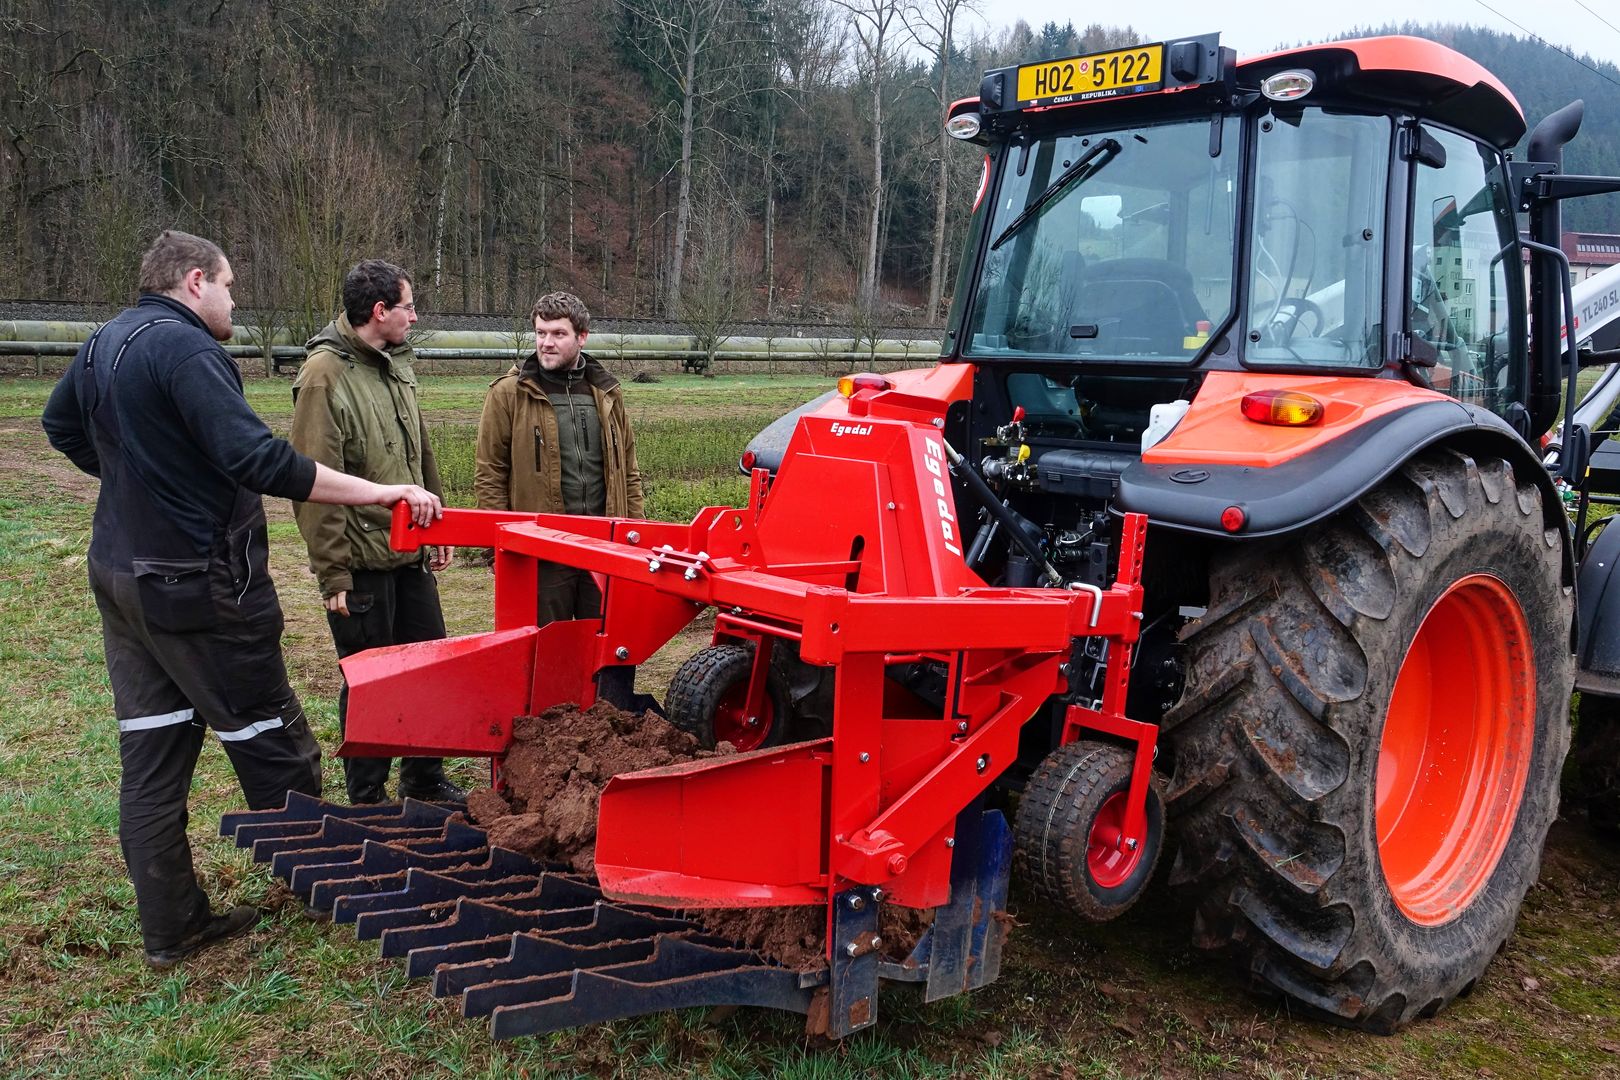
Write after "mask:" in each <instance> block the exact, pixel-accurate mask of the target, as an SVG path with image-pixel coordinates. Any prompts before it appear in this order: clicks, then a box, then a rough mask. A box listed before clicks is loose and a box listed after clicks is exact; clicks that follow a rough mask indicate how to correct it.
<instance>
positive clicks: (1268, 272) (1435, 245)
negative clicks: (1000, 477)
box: [947, 35, 1550, 449]
mask: <svg viewBox="0 0 1620 1080" xmlns="http://www.w3.org/2000/svg"><path fill="white" fill-rule="evenodd" d="M1054 91H1055V92H1054ZM947 130H948V131H949V132H950V133H951V134H952V135H954V136H955V137H957V138H959V139H963V140H966V141H969V142H973V143H976V144H979V145H981V146H983V147H984V150H985V154H984V174H983V178H982V180H981V185H980V194H979V198H978V203H977V205H976V207H975V211H974V216H973V222H972V227H971V231H970V239H969V241H968V245H967V255H966V257H965V259H964V265H963V270H962V274H961V279H960V281H959V284H958V289H957V294H956V295H957V305H956V309H955V310H954V311H953V313H952V317H951V323H950V327H951V329H950V337H949V342H948V352H949V354H950V358H951V359H956V360H963V361H969V362H972V363H974V364H975V365H978V366H979V368H980V370H981V371H983V372H985V373H986V374H987V375H988V376H989V377H990V379H991V380H992V381H993V382H997V383H1001V384H1002V387H1001V393H1004V394H1005V395H1006V398H1007V403H1008V404H1009V405H1011V406H1013V407H1017V406H1022V407H1023V408H1024V410H1025V413H1026V415H1027V416H1028V418H1029V424H1030V427H1031V430H1032V431H1033V432H1036V433H1044V434H1050V435H1052V436H1056V437H1061V438H1064V439H1068V440H1072V441H1077V442H1083V443H1088V444H1098V445H1100V446H1107V447H1109V448H1124V449H1140V448H1141V446H1142V441H1143V438H1142V437H1143V434H1144V433H1145V432H1147V431H1148V429H1149V425H1150V423H1151V417H1152V408H1153V406H1154V405H1159V404H1163V403H1168V402H1172V401H1175V400H1177V399H1184V400H1185V399H1191V398H1193V397H1194V396H1195V395H1196V392H1197V390H1198V388H1199V387H1200V385H1201V384H1202V382H1203V381H1204V379H1205V377H1206V375H1207V374H1208V373H1210V372H1216V371H1221V372H1239V373H1277V374H1282V373H1287V374H1297V375H1310V376H1315V377H1321V376H1333V377H1342V378H1348V379H1363V378H1372V379H1377V378H1384V379H1397V380H1402V381H1405V382H1409V383H1411V384H1414V385H1416V386H1419V387H1424V388H1430V389H1433V390H1435V391H1438V392H1439V393H1441V394H1444V395H1447V396H1450V397H1453V398H1456V399H1458V400H1462V401H1467V402H1470V403H1472V404H1476V405H1479V406H1481V407H1483V408H1484V409H1486V410H1488V411H1490V412H1492V413H1494V414H1496V415H1498V416H1503V417H1507V418H1509V419H1510V421H1512V422H1515V423H1516V424H1517V426H1519V427H1520V428H1521V429H1523V433H1524V434H1525V435H1528V434H1529V427H1530V426H1531V425H1530V424H1529V422H1528V421H1529V418H1528V417H1520V416H1519V415H1518V414H1519V413H1521V412H1522V411H1523V410H1524V408H1525V404H1526V402H1527V398H1528V394H1529V388H1530V382H1531V380H1530V369H1529V354H1528V353H1527V352H1526V349H1525V347H1524V344H1523V343H1524V342H1525V340H1526V327H1525V324H1524V315H1523V312H1524V309H1525V299H1524V295H1523V290H1524V282H1523V274H1522V271H1521V269H1520V267H1521V248H1520V244H1519V238H1518V231H1517V227H1516V218H1515V210H1516V209H1517V202H1516V196H1515V194H1514V190H1513V187H1512V185H1511V183H1510V178H1509V173H1508V168H1507V161H1506V157H1505V154H1504V150H1505V149H1506V148H1507V147H1509V146H1511V145H1512V144H1513V143H1514V142H1516V141H1517V140H1518V138H1519V137H1520V136H1521V135H1522V134H1523V132H1524V121H1523V119H1522V117H1521V115H1520V112H1519V109H1518V106H1517V104H1516V103H1515V102H1514V100H1513V98H1512V96H1511V95H1510V94H1509V93H1508V91H1507V90H1506V89H1505V88H1504V87H1503V86H1502V84H1501V83H1500V82H1498V81H1497V80H1496V79H1495V78H1494V77H1492V76H1491V75H1489V74H1488V73H1487V72H1486V71H1484V69H1482V68H1480V67H1479V66H1478V65H1476V64H1474V63H1473V62H1472V61H1469V60H1467V59H1465V58H1463V57H1461V56H1459V55H1457V54H1456V53H1453V52H1451V51H1450V50H1448V49H1445V48H1444V47H1442V46H1439V45H1436V44H1434V43H1432V42H1427V41H1421V40H1417V39H1411V38H1379V39H1371V40H1365V41H1349V42H1340V43H1337V44H1334V45H1328V46H1319V47H1312V48H1307V49H1299V50H1294V51H1290V52H1284V53H1279V54H1275V55H1272V56H1267V57H1261V58H1258V59H1252V60H1247V61H1244V62H1241V63H1240V62H1238V60H1237V59H1236V56H1235V54H1234V53H1233V52H1232V50H1230V49H1225V48H1221V47H1220V45H1219V42H1218V39H1217V37H1216V36H1214V35H1210V36H1206V37H1201V38H1190V39H1186V40H1181V41H1171V42H1165V43H1159V44H1152V45H1145V46H1140V47H1137V48H1132V49H1125V50H1117V51H1113V52H1108V53H1102V54H1096V55H1092V56H1082V57H1075V58H1071V59H1065V60H1056V61H1043V62H1040V63H1034V64H1025V65H1022V66H1019V67H1014V68H1006V69H1002V70H998V71H992V72H990V73H988V74H987V75H986V76H985V77H984V80H983V83H982V85H981V91H980V96H979V97H978V98H977V99H970V100H967V101H961V102H957V103H956V105H955V106H954V107H953V109H952V111H951V116H950V119H949V122H948V125H947ZM1018 373H1034V374H1038V375H1039V378H1038V379H1031V378H1030V377H1029V375H1028V374H1018ZM987 389H988V388H987ZM998 396H999V394H998ZM992 411H993V410H992ZM1549 419H1550V418H1549ZM1544 426H1545V425H1543V427H1544Z"/></svg>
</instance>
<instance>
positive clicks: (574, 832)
mask: <svg viewBox="0 0 1620 1080" xmlns="http://www.w3.org/2000/svg"><path fill="white" fill-rule="evenodd" d="M730 750H731V748H730V747H729V746H726V745H724V744H722V748H721V749H720V750H719V751H706V750H700V749H699V748H698V742H697V740H696V739H694V738H693V737H692V736H691V735H688V734H687V733H686V732H684V731H681V730H680V729H679V728H677V727H674V726H673V725H671V724H670V723H669V721H667V720H665V719H663V718H662V717H660V716H659V715H657V714H656V713H652V712H646V713H642V714H641V715H639V716H637V715H635V714H634V713H627V712H623V711H621V710H619V709H617V708H614V707H613V706H612V705H610V704H608V703H607V702H605V701H599V702H597V703H596V704H595V705H592V706H591V707H590V708H588V709H580V708H579V706H577V705H557V706H554V707H552V708H550V709H547V710H546V711H545V712H543V713H541V714H540V715H539V716H522V717H519V718H518V719H517V720H516V721H515V722H514V723H513V725H512V747H511V749H510V750H508V751H507V753H506V758H505V760H504V761H503V762H502V763H501V775H502V776H503V777H504V778H505V780H506V784H507V791H506V792H505V793H504V797H503V794H502V793H500V792H496V791H492V790H490V789H489V788H481V789H479V790H477V791H474V792H472V793H471V794H470V795H468V796H467V813H468V815H469V816H470V817H471V818H472V819H473V820H474V821H476V822H477V823H478V824H479V825H482V826H483V827H484V828H485V830H486V831H487V832H488V833H489V842H490V843H491V844H493V845H496V846H498V847H504V848H510V849H512V850H513V851H520V852H522V853H523V854H525V855H530V856H533V857H534V858H537V859H541V860H544V861H549V862H560V863H565V864H567V865H568V866H569V867H571V868H572V869H574V870H576V871H578V872H579V873H582V874H589V873H591V872H593V871H594V870H595V869H596V862H595V849H596V811H597V804H598V802H599V800H600V799H601V796H602V788H603V787H605V786H606V785H607V782H608V780H609V779H610V778H612V777H614V776H617V775H618V774H619V773H626V772H634V771H636V770H637V769H651V768H656V767H658V766H661V765H672V764H674V763H676V762H679V761H690V760H692V759H694V758H702V757H710V756H713V754H714V753H725V752H728V751H730ZM732 752H734V751H732Z"/></svg>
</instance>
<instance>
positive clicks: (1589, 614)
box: [1575, 526, 1620, 697]
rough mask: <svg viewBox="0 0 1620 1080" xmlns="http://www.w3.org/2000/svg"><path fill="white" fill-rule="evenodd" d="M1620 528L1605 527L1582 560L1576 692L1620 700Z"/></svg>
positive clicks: (1578, 588) (1577, 592) (1579, 589)
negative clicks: (1619, 570) (1617, 571)
mask: <svg viewBox="0 0 1620 1080" xmlns="http://www.w3.org/2000/svg"><path fill="white" fill-rule="evenodd" d="M1616 566H1620V528H1609V527H1607V526H1605V527H1604V529H1603V531H1602V532H1601V533H1599V534H1598V538H1597V539H1596V540H1594V541H1592V544H1591V546H1590V547H1588V548H1587V549H1586V557H1585V558H1583V559H1582V560H1581V570H1580V579H1579V581H1580V583H1579V585H1578V587H1577V589H1576V595H1577V597H1578V598H1579V605H1578V609H1577V611H1578V615H1579V622H1580V645H1579V647H1578V649H1577V650H1576V654H1575V655H1576V658H1577V659H1578V660H1579V664H1578V666H1577V668H1576V671H1575V689H1577V690H1579V691H1581V692H1582V693H1595V694H1601V695H1603V696H1604V697H1620V578H1617V577H1616V574H1615V568H1616Z"/></svg>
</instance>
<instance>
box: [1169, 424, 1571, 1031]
mask: <svg viewBox="0 0 1620 1080" xmlns="http://www.w3.org/2000/svg"><path fill="white" fill-rule="evenodd" d="M1563 546H1564V534H1563V531H1562V530H1561V529H1560V528H1559V527H1558V525H1557V524H1556V519H1554V520H1553V521H1549V519H1548V518H1547V517H1545V516H1544V515H1543V511H1542V500H1541V492H1540V489H1538V488H1537V487H1536V486H1535V485H1534V484H1533V483H1531V482H1529V481H1527V480H1523V479H1520V478H1518V477H1515V476H1514V474H1513V469H1512V467H1511V466H1510V465H1509V464H1508V463H1507V462H1506V461H1502V460H1497V459H1491V460H1482V461H1477V462H1476V461H1475V460H1474V459H1472V458H1469V457H1467V456H1465V455H1463V454H1460V453H1457V452H1454V451H1449V450H1431V451H1427V452H1424V453H1422V454H1420V455H1418V456H1417V457H1415V458H1413V459H1412V460H1411V461H1409V462H1407V463H1406V464H1405V465H1403V466H1402V467H1401V469H1400V470H1399V471H1398V472H1397V473H1395V474H1394V475H1393V476H1391V477H1390V478H1389V479H1388V480H1386V481H1385V482H1384V483H1382V484H1381V485H1379V486H1378V487H1377V488H1375V489H1373V490H1372V491H1371V492H1369V493H1368V494H1367V495H1365V496H1363V497H1362V498H1361V499H1359V500H1358V502H1357V503H1356V504H1355V505H1354V506H1352V507H1350V508H1349V509H1347V510H1345V511H1344V512H1342V513H1340V514H1338V515H1337V516H1336V517H1334V518H1332V519H1330V520H1328V521H1327V522H1325V523H1323V524H1321V525H1318V526H1314V527H1313V528H1311V529H1310V530H1308V531H1307V532H1305V533H1304V534H1302V535H1299V536H1296V537H1290V538H1289V539H1288V540H1286V541H1284V542H1282V543H1278V544H1259V545H1255V546H1246V547H1239V548H1234V549H1230V550H1229V551H1228V552H1227V553H1225V554H1223V555H1222V556H1220V557H1219V558H1217V559H1215V560H1214V561H1213V565H1212V574H1211V582H1210V602H1209V608H1208V609H1207V611H1206V612H1205V613H1204V615H1203V616H1201V617H1200V618H1199V619H1198V620H1197V621H1195V622H1194V623H1191V624H1189V626H1188V627H1187V628H1186V629H1185V630H1184V632H1183V635H1182V637H1183V640H1184V642H1185V643H1186V644H1187V646H1188V647H1189V667H1188V678H1187V690H1186V692H1185V694H1184V695H1183V698H1182V700H1181V702H1180V703H1179V704H1178V705H1177V706H1176V707H1175V708H1174V709H1172V710H1171V712H1170V713H1169V714H1168V715H1167V716H1166V717H1165V723H1164V734H1163V740H1164V743H1165V745H1166V746H1167V748H1168V749H1169V751H1170V753H1171V755H1172V758H1173V761H1174V780H1173V783H1172V785H1171V791H1170V800H1169V802H1170V805H1169V809H1170V814H1171V826H1172V829H1173V830H1174V832H1175V835H1176V838H1177V840H1178V853H1177V857H1176V861H1175V864H1174V866H1173V869H1172V873H1171V883H1172V884H1173V885H1177V886H1185V887H1188V888H1189V889H1190V890H1191V891H1192V892H1193V893H1194V895H1196V897H1197V903H1198V908H1197V916H1196V924H1195V936H1196V939H1197V940H1198V943H1199V944H1200V945H1203V946H1205V947H1209V948H1226V949H1230V950H1231V951H1233V952H1234V953H1236V954H1237V955H1238V956H1239V957H1241V958H1242V959H1243V960H1244V962H1245V963H1246V966H1247V969H1248V972H1249V975H1250V977H1251V980H1252V981H1253V983H1254V984H1255V985H1256V986H1257V987H1259V988H1261V989H1263V990H1269V991H1272V992H1276V993H1280V994H1283V995H1286V996H1287V997H1289V998H1292V999H1294V1000H1295V1001H1296V1002H1299V1003H1302V1004H1303V1005H1304V1006H1305V1007H1306V1008H1307V1010H1308V1011H1311V1012H1313V1013H1315V1014H1317V1015H1319V1016H1323V1017H1325V1018H1326V1019H1329V1020H1332V1021H1335V1022H1338V1023H1342V1024H1346V1025H1349V1026H1353V1027H1360V1028H1364V1029H1367V1030H1372V1031H1378V1032H1390V1031H1393V1030H1395V1029H1396V1028H1398V1027H1399V1026H1400V1025H1402V1024H1404V1023H1406V1022H1407V1021H1409V1020H1412V1019H1414V1018H1417V1017H1422V1016H1430V1015H1433V1014H1434V1013H1435V1012H1438V1011H1439V1010H1440V1009H1441V1008H1443V1007H1444V1006H1445V1005H1446V1004H1447V1003H1448V1002H1450V1001H1451V1000H1452V999H1453V998H1455V997H1457V996H1458V995H1459V994H1465V993H1467V992H1468V991H1469V990H1471V989H1472V988H1473V986H1474V983H1475V982H1476V980H1478V979H1479V977H1480V975H1481V973H1482V972H1484V970H1485V968H1486V965H1487V964H1488V963H1489V962H1490V959H1491V957H1492V956H1494V955H1495V954H1496V952H1497V951H1498V950H1499V949H1500V948H1501V947H1502V945H1503V943H1504V942H1505V941H1506V940H1507V938H1508V936H1509V935H1510V934H1511V933H1512V931H1513V925H1514V922H1515V921H1516V920H1517V918H1518V913H1519V906H1520V904H1521V902H1522V901H1523V899H1524V894H1525V892H1526V890H1528V889H1529V887H1530V886H1531V885H1532V884H1533V883H1534V882H1535V880H1536V877H1537V875H1538V874H1539V872H1540V864H1541V853H1542V847H1543V845H1544V844H1545V842H1546V835H1547V829H1548V827H1549V826H1550V825H1551V824H1552V821H1553V819H1554V817H1555V816H1556V815H1557V809H1558V779H1559V775H1558V774H1559V767H1560V765H1561V763H1562V762H1563V759H1564V753H1565V751H1566V750H1567V748H1568V746H1569V724H1568V713H1569V697H1570V690H1571V683H1572V680H1573V675H1574V663H1573V657H1572V656H1571V654H1570V651H1569V647H1568V646H1569V629H1570V625H1571V619H1572V618H1573V608H1574V596H1573V590H1572V588H1571V587H1570V586H1569V584H1568V583H1567V582H1566V579H1565V571H1564V556H1563Z"/></svg>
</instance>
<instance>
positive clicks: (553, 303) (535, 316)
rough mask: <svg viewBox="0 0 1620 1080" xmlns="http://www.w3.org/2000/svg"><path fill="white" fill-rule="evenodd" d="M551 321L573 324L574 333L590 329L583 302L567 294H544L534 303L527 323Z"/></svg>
mask: <svg viewBox="0 0 1620 1080" xmlns="http://www.w3.org/2000/svg"><path fill="white" fill-rule="evenodd" d="M553 319H567V320H568V321H569V322H571V323H573V324H574V333H576V334H583V333H585V332H586V331H587V330H589V329H590V328H591V313H590V311H589V310H588V309H586V307H585V301H583V300H581V299H580V298H579V297H577V296H575V295H574V294H573V293H568V292H554V293H546V295H544V296H542V297H541V298H540V299H538V300H536V301H535V302H534V310H533V311H530V312H529V321H530V322H531V323H532V322H538V321H542V320H543V321H545V322H551V321H552V320H553Z"/></svg>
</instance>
